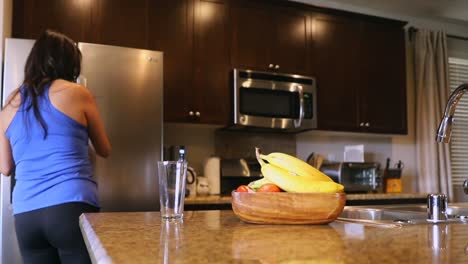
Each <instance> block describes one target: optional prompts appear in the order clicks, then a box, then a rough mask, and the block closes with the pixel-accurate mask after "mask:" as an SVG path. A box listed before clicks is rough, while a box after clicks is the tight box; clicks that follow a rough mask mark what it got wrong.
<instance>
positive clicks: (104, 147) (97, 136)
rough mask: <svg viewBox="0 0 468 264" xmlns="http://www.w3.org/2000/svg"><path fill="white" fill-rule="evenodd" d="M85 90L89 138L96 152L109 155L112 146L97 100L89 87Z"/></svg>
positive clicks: (103, 155) (102, 155)
mask: <svg viewBox="0 0 468 264" xmlns="http://www.w3.org/2000/svg"><path fill="white" fill-rule="evenodd" d="M83 88H84V87H83ZM83 90H84V94H85V95H84V102H85V117H86V121H87V124H88V131H89V138H90V140H91V142H92V143H93V147H94V149H95V151H96V153H97V154H98V155H99V156H101V157H108V156H109V155H110V152H111V150H112V147H111V144H110V142H109V138H108V137H107V133H106V131H105V129H104V124H103V123H102V119H101V115H100V114H99V111H98V108H97V105H96V101H95V99H94V96H93V95H92V94H91V92H90V91H89V90H88V89H86V88H84V89H83Z"/></svg>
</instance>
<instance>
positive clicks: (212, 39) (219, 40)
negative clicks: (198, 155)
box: [193, 0, 231, 125]
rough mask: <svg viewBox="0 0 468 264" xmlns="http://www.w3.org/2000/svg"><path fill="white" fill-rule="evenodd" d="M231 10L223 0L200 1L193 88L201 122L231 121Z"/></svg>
mask: <svg viewBox="0 0 468 264" xmlns="http://www.w3.org/2000/svg"><path fill="white" fill-rule="evenodd" d="M227 13H228V11H227V7H226V6H225V4H224V2H223V1H213V0H211V1H205V0H197V1H196V5H195V25H194V34H195V36H194V74H193V89H194V98H196V104H195V109H196V110H197V111H199V112H200V117H199V120H198V121H199V122H201V123H208V124H220V125H225V124H227V123H228V121H229V113H230V106H231V105H230V103H229V102H230V92H229V87H230V86H229V67H228V65H229V57H228V56H227V54H229V49H228V45H227V34H228V33H227V24H226V22H227V15H226V14H227Z"/></svg>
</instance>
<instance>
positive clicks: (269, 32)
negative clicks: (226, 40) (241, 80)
mask: <svg viewBox="0 0 468 264" xmlns="http://www.w3.org/2000/svg"><path fill="white" fill-rule="evenodd" d="M309 25H310V23H309V16H308V13H307V12H306V11H304V10H303V9H299V8H295V7H292V6H288V5H286V4H285V3H280V2H279V1H268V2H267V1H232V2H231V30H230V31H231V64H232V67H233V68H244V69H255V70H263V71H279V72H284V73H293V74H306V75H307V74H309V73H310V72H309V70H310V68H309V67H310V64H309V61H310V60H309V59H308V58H309V56H308V55H309V54H308V52H309V50H308V45H307V43H308V39H309V37H310V29H309V28H310V26H309Z"/></svg>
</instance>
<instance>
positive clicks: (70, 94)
mask: <svg viewBox="0 0 468 264" xmlns="http://www.w3.org/2000/svg"><path fill="white" fill-rule="evenodd" d="M50 94H53V95H55V96H58V97H66V98H70V99H73V100H77V99H78V100H79V99H81V100H86V99H87V98H88V97H89V96H90V91H89V90H88V89H87V88H86V87H84V86H83V85H81V84H78V83H74V82H69V81H65V80H56V81H54V82H53V83H52V85H51V87H50Z"/></svg>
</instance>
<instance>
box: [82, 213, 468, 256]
mask: <svg viewBox="0 0 468 264" xmlns="http://www.w3.org/2000/svg"><path fill="white" fill-rule="evenodd" d="M80 226H81V229H82V233H83V236H84V238H85V241H86V243H87V246H88V250H89V252H90V255H91V258H92V260H93V263H353V264H358V263H359V264H360V263H413V264H417V263H421V264H422V263H424V264H427V263H468V248H467V247H468V224H458V223H457V224H422V225H404V226H400V227H393V228H385V227H375V226H366V225H361V224H355V223H345V222H339V221H335V222H332V223H330V224H326V225H256V224H248V223H244V222H242V221H240V220H239V219H238V218H237V217H236V215H235V214H234V213H233V212H232V211H230V210H223V211H217V210H211V211H188V212H185V217H184V220H183V221H179V222H166V221H162V220H161V219H160V214H159V212H132V213H125V212H122V213H86V214H83V215H81V217H80Z"/></svg>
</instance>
